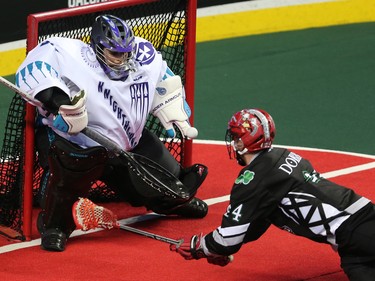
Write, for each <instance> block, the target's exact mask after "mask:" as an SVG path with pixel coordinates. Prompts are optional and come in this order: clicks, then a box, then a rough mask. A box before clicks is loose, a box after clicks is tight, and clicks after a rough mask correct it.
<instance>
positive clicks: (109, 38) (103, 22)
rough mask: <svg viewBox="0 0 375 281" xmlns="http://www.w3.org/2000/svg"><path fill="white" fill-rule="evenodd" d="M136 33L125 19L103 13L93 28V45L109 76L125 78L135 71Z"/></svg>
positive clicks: (116, 78)
mask: <svg viewBox="0 0 375 281" xmlns="http://www.w3.org/2000/svg"><path fill="white" fill-rule="evenodd" d="M134 45H135V43H134V34H133V31H132V29H131V28H130V27H129V26H128V25H127V24H126V23H125V21H124V20H122V19H120V18H118V17H115V16H112V15H101V16H98V17H97V18H96V19H95V22H94V24H93V26H92V30H91V47H92V48H93V50H94V52H95V54H96V57H97V59H98V61H99V63H100V65H101V67H102V68H103V70H104V72H105V73H106V74H107V76H108V77H109V78H110V79H112V80H123V79H126V77H127V76H128V74H129V71H134V70H135V66H134V61H133V56H134Z"/></svg>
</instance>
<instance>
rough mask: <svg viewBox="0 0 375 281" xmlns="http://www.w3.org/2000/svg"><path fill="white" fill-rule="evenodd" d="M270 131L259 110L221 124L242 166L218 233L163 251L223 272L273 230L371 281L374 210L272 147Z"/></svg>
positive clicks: (356, 280)
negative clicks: (308, 243) (333, 254)
mask: <svg viewBox="0 0 375 281" xmlns="http://www.w3.org/2000/svg"><path fill="white" fill-rule="evenodd" d="M275 133H276V130H275V124H274V121H273V119H272V117H271V115H270V114H268V113H267V112H265V111H264V110H261V109H244V110H241V111H239V112H237V113H235V114H234V115H233V116H232V118H231V119H230V120H229V123H228V129H227V134H226V141H227V147H228V151H229V155H230V158H232V155H235V158H236V159H237V162H238V164H240V165H241V166H245V167H244V168H243V169H242V170H241V172H240V173H239V175H238V177H237V178H236V180H235V181H234V185H233V188H232V191H231V195H230V202H229V206H228V208H227V211H226V213H225V214H224V215H223V217H222V222H221V226H219V227H218V228H216V229H215V230H214V231H212V232H211V233H209V234H207V235H203V234H202V233H201V234H197V235H194V236H193V237H192V238H191V239H184V241H185V242H184V243H183V244H182V245H180V246H175V245H172V246H171V250H172V251H176V252H178V253H180V254H181V255H182V256H183V257H184V258H185V259H187V260H191V259H200V258H207V260H208V262H209V263H213V264H217V265H221V266H224V265H227V264H228V263H229V262H230V261H231V259H232V257H233V256H232V254H234V253H236V252H238V251H239V250H240V248H241V246H242V245H243V244H245V243H248V242H250V241H254V240H257V239H258V238H260V237H261V236H262V235H263V234H264V233H265V231H266V230H267V229H268V228H269V226H270V225H271V224H272V225H275V226H277V227H279V228H280V229H283V230H286V231H288V232H290V233H292V234H295V235H299V236H303V237H306V238H308V239H311V240H313V241H316V242H320V243H326V244H329V245H331V246H332V247H333V248H334V249H335V250H337V252H338V254H339V255H340V258H341V267H342V268H343V270H344V272H345V273H346V275H347V276H348V277H349V279H350V280H351V281H370V280H375V207H374V204H373V203H372V202H371V201H370V200H369V199H367V198H365V197H363V196H361V195H358V194H356V193H355V192H354V191H353V190H351V189H349V188H346V187H344V186H340V185H338V184H336V183H333V182H331V181H329V180H327V179H325V178H323V177H322V176H321V175H320V174H319V173H318V172H317V171H315V169H314V168H313V166H312V165H311V164H310V162H309V161H308V160H307V159H304V158H302V157H301V156H299V155H298V154H296V153H294V152H291V151H289V150H287V149H284V148H275V147H272V143H273V140H274V138H275Z"/></svg>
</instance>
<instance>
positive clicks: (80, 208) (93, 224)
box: [72, 198, 183, 246]
mask: <svg viewBox="0 0 375 281" xmlns="http://www.w3.org/2000/svg"><path fill="white" fill-rule="evenodd" d="M72 214H73V219H74V222H75V224H76V226H77V228H79V229H81V230H82V231H88V230H90V229H95V228H97V227H98V228H104V229H112V228H119V229H122V230H126V231H129V232H133V233H136V234H140V235H143V236H146V237H149V238H152V239H156V240H159V241H162V242H165V243H168V244H171V245H176V246H179V245H181V244H182V242H183V240H174V239H171V238H168V237H164V236H160V235H157V234H154V233H150V232H147V231H143V230H140V229H137V228H134V227H130V226H127V225H124V224H120V223H119V222H118V221H117V217H116V215H115V214H113V212H112V211H111V210H109V209H107V208H104V207H102V206H98V205H96V204H95V203H94V202H92V201H90V200H89V199H87V198H79V200H78V201H76V202H75V203H74V204H73V207H72Z"/></svg>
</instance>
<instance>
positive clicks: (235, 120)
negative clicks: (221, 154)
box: [226, 108, 276, 156]
mask: <svg viewBox="0 0 375 281" xmlns="http://www.w3.org/2000/svg"><path fill="white" fill-rule="evenodd" d="M275 134H276V128H275V123H274V121H273V119H272V117H271V115H269V114H268V113H267V112H266V111H264V110H262V109H257V108H255V109H243V110H241V111H239V112H237V113H235V114H234V115H233V116H232V118H231V119H230V120H229V122H228V129H227V134H226V141H227V145H228V149H230V150H232V145H233V141H238V140H241V141H242V143H243V149H242V150H241V151H236V152H238V153H240V154H244V153H246V152H254V151H259V150H262V149H267V148H270V147H271V145H272V142H273V140H274V138H275ZM235 150H236V149H235ZM229 155H230V156H231V152H230V153H229Z"/></svg>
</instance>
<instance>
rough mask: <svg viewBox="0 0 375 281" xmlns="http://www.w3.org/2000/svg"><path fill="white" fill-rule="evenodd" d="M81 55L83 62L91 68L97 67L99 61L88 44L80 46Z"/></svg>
mask: <svg viewBox="0 0 375 281" xmlns="http://www.w3.org/2000/svg"><path fill="white" fill-rule="evenodd" d="M81 56H82V59H83V60H84V62H85V63H87V65H88V66H89V67H91V68H98V67H99V66H100V65H99V62H98V60H97V59H96V56H95V54H94V52H93V51H92V49H91V48H89V47H88V46H85V47H82V48H81Z"/></svg>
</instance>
